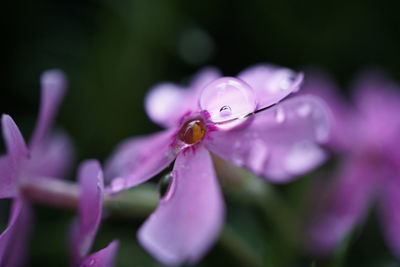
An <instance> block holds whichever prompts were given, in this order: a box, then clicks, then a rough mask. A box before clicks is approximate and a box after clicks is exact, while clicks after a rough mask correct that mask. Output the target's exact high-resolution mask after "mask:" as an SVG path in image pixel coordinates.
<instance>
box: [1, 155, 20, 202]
mask: <svg viewBox="0 0 400 267" xmlns="http://www.w3.org/2000/svg"><path fill="white" fill-rule="evenodd" d="M15 175H16V171H15V169H14V168H12V165H11V164H10V157H8V156H7V155H3V156H0V199H1V198H11V197H13V196H15V195H16V194H17V182H16V176H15Z"/></svg>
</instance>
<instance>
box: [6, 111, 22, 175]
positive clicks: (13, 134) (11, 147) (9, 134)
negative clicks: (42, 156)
mask: <svg viewBox="0 0 400 267" xmlns="http://www.w3.org/2000/svg"><path fill="white" fill-rule="evenodd" d="M1 123H2V126H3V137H4V141H5V145H6V147H7V155H8V156H9V157H10V164H11V166H12V168H13V169H14V170H17V169H19V168H20V165H21V163H22V161H24V160H26V159H27V157H28V149H27V147H26V144H25V140H24V137H23V136H22V134H21V132H20V130H19V129H18V126H17V125H16V124H15V122H14V121H13V119H12V118H11V117H10V116H9V115H6V114H3V116H2V117H1Z"/></svg>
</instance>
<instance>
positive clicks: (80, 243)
mask: <svg viewBox="0 0 400 267" xmlns="http://www.w3.org/2000/svg"><path fill="white" fill-rule="evenodd" d="M78 179H79V184H80V188H81V189H80V201H79V218H78V220H76V221H75V222H74V224H73V228H72V235H71V236H72V238H71V256H72V266H95V267H101V266H104V267H109V266H113V265H114V264H113V263H114V258H115V254H116V251H117V249H118V241H112V242H111V243H110V244H109V245H108V246H107V247H106V248H104V249H101V250H99V251H98V252H95V253H93V254H91V255H89V256H88V253H89V251H90V248H91V247H92V244H93V241H94V238H95V236H96V233H97V230H98V228H99V225H100V221H101V216H102V210H103V196H104V192H103V191H104V182H103V172H102V171H101V167H100V164H99V163H98V162H97V161H96V160H88V161H85V162H83V163H82V164H81V166H80V168H79V174H78Z"/></svg>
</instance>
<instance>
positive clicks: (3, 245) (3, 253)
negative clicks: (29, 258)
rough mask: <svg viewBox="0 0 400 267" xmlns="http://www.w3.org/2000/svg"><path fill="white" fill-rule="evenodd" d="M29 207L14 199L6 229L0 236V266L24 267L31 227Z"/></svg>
mask: <svg viewBox="0 0 400 267" xmlns="http://www.w3.org/2000/svg"><path fill="white" fill-rule="evenodd" d="M31 221H32V214H31V210H30V207H29V206H28V205H27V203H26V202H25V201H24V200H22V199H21V198H19V197H17V198H14V200H13V203H12V207H11V214H10V219H9V222H8V225H7V228H6V229H5V230H4V232H3V233H1V235H0V266H4V267H16V266H24V263H25V260H26V250H27V246H28V243H29V242H28V241H29V235H30V231H31V225H32V222H31Z"/></svg>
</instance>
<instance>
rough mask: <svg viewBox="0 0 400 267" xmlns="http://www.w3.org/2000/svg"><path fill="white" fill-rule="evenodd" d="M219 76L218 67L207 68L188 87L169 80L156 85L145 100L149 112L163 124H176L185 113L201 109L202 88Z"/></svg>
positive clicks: (154, 119)
mask: <svg viewBox="0 0 400 267" xmlns="http://www.w3.org/2000/svg"><path fill="white" fill-rule="evenodd" d="M219 76H220V74H219V71H218V70H217V69H215V68H205V69H203V70H201V71H200V72H199V73H198V74H197V75H196V76H195V77H194V79H193V80H192V82H191V84H190V85H189V86H188V87H187V88H185V87H181V86H178V85H175V84H173V83H167V82H165V83H161V84H158V85H156V86H154V87H153V88H152V89H151V90H150V92H149V93H148V95H147V97H146V100H145V107H146V112H147V114H148V115H149V117H150V118H151V119H152V120H153V121H154V122H156V123H158V124H160V125H162V126H166V127H170V126H176V125H177V123H178V122H179V120H180V119H181V118H182V116H183V115H184V114H185V113H187V112H189V111H197V110H198V109H199V107H198V97H199V94H200V92H201V90H202V89H203V87H204V86H206V85H207V84H208V83H210V82H211V81H213V80H215V79H217V78H218V77H219Z"/></svg>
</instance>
